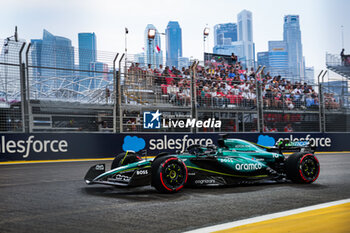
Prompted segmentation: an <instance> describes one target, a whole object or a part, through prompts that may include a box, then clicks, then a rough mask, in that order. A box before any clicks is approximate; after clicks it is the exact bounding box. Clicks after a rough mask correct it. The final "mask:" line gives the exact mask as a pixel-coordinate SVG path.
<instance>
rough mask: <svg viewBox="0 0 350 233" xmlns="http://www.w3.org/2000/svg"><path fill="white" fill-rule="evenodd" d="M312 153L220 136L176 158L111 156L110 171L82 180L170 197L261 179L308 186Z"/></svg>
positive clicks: (314, 173) (316, 168)
mask: <svg viewBox="0 0 350 233" xmlns="http://www.w3.org/2000/svg"><path fill="white" fill-rule="evenodd" d="M287 151H288V152H290V151H294V153H293V154H291V155H290V156H288V158H286V157H285V156H284V155H283V153H284V152H287ZM314 151H315V148H311V147H310V146H309V144H308V142H291V143H290V142H288V141H281V142H279V144H278V146H275V147H265V146H260V145H257V144H254V143H251V142H248V141H245V140H241V139H230V138H227V137H225V136H224V137H223V138H221V139H219V140H218V145H217V146H215V145H210V146H206V147H204V146H202V145H197V144H195V145H191V146H189V147H188V148H187V149H186V151H185V152H184V153H181V154H180V153H178V154H173V155H169V154H168V153H160V154H159V155H157V156H156V157H155V158H142V157H141V156H140V155H138V154H137V153H134V152H131V151H127V152H125V153H121V154H119V155H117V156H116V157H115V159H114V161H113V163H112V166H111V170H109V171H106V166H105V164H97V165H95V166H92V167H91V168H90V169H89V171H88V172H87V174H86V176H85V178H84V179H85V182H86V183H87V184H108V185H116V186H129V187H135V186H144V185H152V186H153V187H155V188H156V189H157V190H158V191H159V192H163V193H175V192H177V191H179V190H181V189H182V188H183V187H184V186H187V185H189V186H228V185H235V184H240V183H247V182H256V181H260V180H275V181H292V182H295V183H305V184H310V183H312V182H314V181H315V180H316V179H317V177H318V175H319V173H320V164H319V162H318V160H317V158H316V156H315V155H314Z"/></svg>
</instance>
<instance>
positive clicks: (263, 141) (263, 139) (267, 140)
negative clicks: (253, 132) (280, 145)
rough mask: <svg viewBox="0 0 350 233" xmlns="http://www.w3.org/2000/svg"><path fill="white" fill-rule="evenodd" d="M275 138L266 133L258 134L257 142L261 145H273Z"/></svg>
mask: <svg viewBox="0 0 350 233" xmlns="http://www.w3.org/2000/svg"><path fill="white" fill-rule="evenodd" d="M275 142H276V140H275V139H274V138H273V137H270V136H267V135H260V136H259V137H258V142H257V143H258V144H259V145H262V146H274V145H275Z"/></svg>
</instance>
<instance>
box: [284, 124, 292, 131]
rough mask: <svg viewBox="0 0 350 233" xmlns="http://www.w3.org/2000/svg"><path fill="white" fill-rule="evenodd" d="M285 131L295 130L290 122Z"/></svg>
mask: <svg viewBox="0 0 350 233" xmlns="http://www.w3.org/2000/svg"><path fill="white" fill-rule="evenodd" d="M284 132H288V133H290V132H294V130H293V128H292V124H291V123H288V124H287V125H286V126H285V127H284Z"/></svg>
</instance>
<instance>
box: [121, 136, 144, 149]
mask: <svg viewBox="0 0 350 233" xmlns="http://www.w3.org/2000/svg"><path fill="white" fill-rule="evenodd" d="M145 146H146V142H145V140H144V139H143V138H139V137H137V136H126V137H125V138H124V144H123V150H124V151H127V150H132V151H135V152H138V151H140V150H142V149H144V148H145Z"/></svg>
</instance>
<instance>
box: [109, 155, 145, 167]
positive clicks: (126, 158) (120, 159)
mask: <svg viewBox="0 0 350 233" xmlns="http://www.w3.org/2000/svg"><path fill="white" fill-rule="evenodd" d="M140 160H141V158H140V157H139V156H138V155H137V154H135V153H134V152H128V154H126V152H123V153H120V154H119V155H117V156H116V157H115V158H114V160H113V162H112V165H111V169H114V168H117V167H121V166H125V165H127V164H130V163H134V162H138V161H140Z"/></svg>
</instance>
